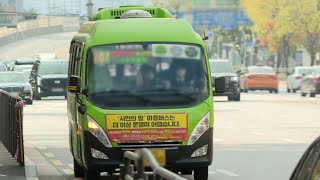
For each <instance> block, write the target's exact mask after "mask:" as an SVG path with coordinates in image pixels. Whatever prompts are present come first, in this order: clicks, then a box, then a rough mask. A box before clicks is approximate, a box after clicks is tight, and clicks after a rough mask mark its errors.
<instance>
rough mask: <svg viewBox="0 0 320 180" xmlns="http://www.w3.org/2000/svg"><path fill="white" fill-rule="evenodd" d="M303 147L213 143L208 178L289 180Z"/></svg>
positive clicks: (297, 145)
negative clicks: (212, 155)
mask: <svg viewBox="0 0 320 180" xmlns="http://www.w3.org/2000/svg"><path fill="white" fill-rule="evenodd" d="M304 149H305V145H304V144H302V145H300V144H296V145H290V144H289V145H288V144H283V145H279V144H275V145H273V144H261V145H259V146H257V145H255V144H254V145H240V146H224V145H217V147H216V148H215V151H214V164H213V167H210V170H213V172H215V173H214V174H213V175H210V178H209V179H218V180H229V179H234V180H254V179H259V180H270V179H272V180H283V179H289V177H290V175H291V173H292V172H293V169H294V167H295V166H296V164H297V163H298V161H299V159H300V157H301V156H302V154H303V151H304ZM226 157H227V158H226Z"/></svg>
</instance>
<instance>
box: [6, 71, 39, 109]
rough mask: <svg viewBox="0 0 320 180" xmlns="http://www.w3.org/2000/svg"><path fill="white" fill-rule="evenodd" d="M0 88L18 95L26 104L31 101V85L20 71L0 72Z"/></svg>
mask: <svg viewBox="0 0 320 180" xmlns="http://www.w3.org/2000/svg"><path fill="white" fill-rule="evenodd" d="M0 89H2V90H4V91H7V92H8V93H9V94H11V95H13V96H20V97H21V98H22V99H24V100H25V101H26V102H27V103H28V104H32V103H33V97H32V88H31V85H30V83H29V82H28V80H27V78H26V77H25V75H24V74H23V73H21V72H12V71H6V72H0Z"/></svg>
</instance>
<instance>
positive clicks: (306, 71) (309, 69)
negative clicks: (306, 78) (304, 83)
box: [297, 67, 312, 75]
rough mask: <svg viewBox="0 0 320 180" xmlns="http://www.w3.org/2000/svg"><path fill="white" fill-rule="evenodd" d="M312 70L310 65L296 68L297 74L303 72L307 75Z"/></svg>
mask: <svg viewBox="0 0 320 180" xmlns="http://www.w3.org/2000/svg"><path fill="white" fill-rule="evenodd" d="M311 72H312V68H311V67H301V68H298V69H297V73H298V74H305V75H308V74H310V73H311Z"/></svg>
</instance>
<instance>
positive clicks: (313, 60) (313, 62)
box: [310, 52, 316, 66]
mask: <svg viewBox="0 0 320 180" xmlns="http://www.w3.org/2000/svg"><path fill="white" fill-rule="evenodd" d="M310 56H311V63H310V66H314V65H315V60H316V53H314V52H311V53H310Z"/></svg>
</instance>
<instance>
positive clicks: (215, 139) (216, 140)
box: [213, 138, 224, 142]
mask: <svg viewBox="0 0 320 180" xmlns="http://www.w3.org/2000/svg"><path fill="white" fill-rule="evenodd" d="M213 141H214V142H222V141H224V139H220V138H214V139H213Z"/></svg>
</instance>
